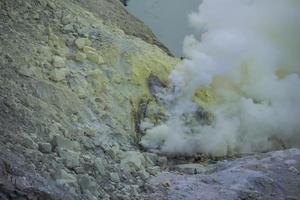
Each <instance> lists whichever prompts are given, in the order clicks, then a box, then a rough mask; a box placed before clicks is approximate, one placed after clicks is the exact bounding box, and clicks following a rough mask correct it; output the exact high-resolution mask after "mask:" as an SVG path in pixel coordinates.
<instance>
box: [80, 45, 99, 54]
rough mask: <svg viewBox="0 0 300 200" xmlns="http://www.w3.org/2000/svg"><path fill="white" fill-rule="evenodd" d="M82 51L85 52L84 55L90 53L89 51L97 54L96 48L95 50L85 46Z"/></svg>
mask: <svg viewBox="0 0 300 200" xmlns="http://www.w3.org/2000/svg"><path fill="white" fill-rule="evenodd" d="M82 51H83V52H84V53H87V52H89V51H93V52H96V51H97V50H96V49H95V48H93V47H90V46H84V47H83V48H82Z"/></svg>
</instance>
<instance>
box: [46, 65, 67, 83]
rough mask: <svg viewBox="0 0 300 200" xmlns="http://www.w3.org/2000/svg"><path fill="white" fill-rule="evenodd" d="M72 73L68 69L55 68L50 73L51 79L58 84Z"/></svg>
mask: <svg viewBox="0 0 300 200" xmlns="http://www.w3.org/2000/svg"><path fill="white" fill-rule="evenodd" d="M69 73H70V71H69V69H67V68H55V69H52V70H51V71H50V79H51V80H53V81H56V82H60V81H63V80H65V79H66V76H67V75H68V74H69Z"/></svg>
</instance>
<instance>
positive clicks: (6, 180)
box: [0, 0, 178, 199]
mask: <svg viewBox="0 0 300 200" xmlns="http://www.w3.org/2000/svg"><path fill="white" fill-rule="evenodd" d="M0 10H1V12H0V15H1V16H0V33H1V34H0V68H1V69H0V70H1V73H0V83H1V84H0V110H1V112H0V132H1V134H0V143H1V144H0V146H1V153H0V160H1V173H2V175H1V191H0V197H1V199H18V198H25V199H26V198H27V199H36V198H37V199H108V198H110V197H111V198H115V199H134V198H137V197H138V196H139V193H141V186H142V185H144V182H145V177H147V176H149V173H148V172H147V171H148V170H149V172H150V171H151V172H153V169H152V168H153V167H155V164H154V163H153V162H151V160H150V159H149V158H148V157H147V155H146V154H144V153H138V152H136V153H134V152H135V151H137V147H136V146H137V145H135V143H134V141H135V138H136V132H135V124H134V114H133V113H134V112H135V110H136V108H137V107H138V106H139V102H140V100H141V99H142V98H146V99H150V100H151V98H152V95H151V94H150V92H149V90H148V86H147V78H148V76H149V75H150V74H151V73H154V74H157V76H158V77H159V78H160V79H162V80H165V81H166V80H167V75H168V73H169V72H170V70H171V69H172V67H173V66H174V65H175V64H176V63H177V62H178V61H177V60H176V59H174V58H172V57H169V56H168V55H167V53H165V51H163V50H161V49H160V48H159V47H157V46H155V45H153V44H159V43H158V41H157V40H156V39H155V38H154V36H153V34H152V33H151V31H150V30H149V29H148V28H147V27H145V26H144V25H143V24H142V23H141V22H140V21H138V20H136V19H135V18H133V17H132V16H131V15H130V14H128V13H127V11H126V10H125V9H124V8H123V6H122V5H121V4H120V2H119V1H117V0H115V1H107V0H100V1H99V0H98V1H92V0H91V1H72V0H67V1H50V0H29V1H18V0H13V1H11V0H9V1H1V2H0ZM126 23H128V24H129V25H126ZM133 33H138V34H139V36H141V38H142V39H140V38H138V37H135V36H134V34H133ZM147 42H149V43H147ZM160 46H162V45H160ZM158 72H159V73H158ZM129 150H130V151H131V152H133V153H131V154H128V153H126V152H127V151H129ZM127 154H128V155H127ZM135 155H138V157H135ZM148 168H149V169H148ZM15 171H16V172H15ZM19 172H20V173H19Z"/></svg>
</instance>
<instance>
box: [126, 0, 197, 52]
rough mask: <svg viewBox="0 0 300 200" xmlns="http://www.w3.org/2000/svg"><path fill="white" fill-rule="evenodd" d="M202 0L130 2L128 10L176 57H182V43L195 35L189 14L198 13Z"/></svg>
mask: <svg viewBox="0 0 300 200" xmlns="http://www.w3.org/2000/svg"><path fill="white" fill-rule="evenodd" d="M201 1H202V0H130V1H129V5H128V10H129V11H130V12H131V13H132V14H133V15H135V16H136V17H137V18H139V19H141V20H142V21H143V22H144V23H145V24H146V25H148V26H149V27H150V28H151V29H152V31H153V32H154V34H155V35H156V36H157V37H158V39H159V40H160V41H161V42H162V43H163V44H165V45H166V46H167V47H168V48H169V49H170V50H171V51H172V53H174V54H175V55H176V56H182V42H183V39H184V37H185V36H186V35H188V34H191V33H193V29H191V28H190V26H189V24H188V14H189V13H191V12H192V11H197V9H198V7H199V5H200V3H201Z"/></svg>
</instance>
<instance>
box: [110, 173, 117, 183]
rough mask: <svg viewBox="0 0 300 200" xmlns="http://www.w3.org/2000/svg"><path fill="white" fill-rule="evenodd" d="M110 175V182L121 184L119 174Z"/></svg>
mask: <svg viewBox="0 0 300 200" xmlns="http://www.w3.org/2000/svg"><path fill="white" fill-rule="evenodd" d="M109 175H110V180H111V181H112V182H115V183H118V182H120V177H119V174H118V173H110V174H109Z"/></svg>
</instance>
